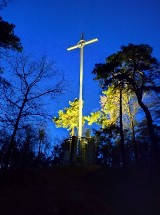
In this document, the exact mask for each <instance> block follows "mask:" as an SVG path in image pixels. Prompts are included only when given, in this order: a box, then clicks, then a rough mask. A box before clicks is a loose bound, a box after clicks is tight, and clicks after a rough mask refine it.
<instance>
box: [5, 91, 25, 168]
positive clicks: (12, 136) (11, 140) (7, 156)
mask: <svg viewBox="0 0 160 215" xmlns="http://www.w3.org/2000/svg"><path fill="white" fill-rule="evenodd" d="M27 95H28V91H27V93H26V95H25V98H24V100H23V103H22V106H21V107H20V109H19V114H18V117H17V120H16V123H15V126H14V129H13V133H12V135H11V138H10V141H9V147H8V150H7V152H6V155H5V162H4V171H6V170H7V169H8V165H9V159H10V157H11V153H12V150H13V149H14V141H15V136H16V134H17V130H18V126H19V122H20V119H21V116H22V112H23V109H24V106H25V104H26V102H27Z"/></svg>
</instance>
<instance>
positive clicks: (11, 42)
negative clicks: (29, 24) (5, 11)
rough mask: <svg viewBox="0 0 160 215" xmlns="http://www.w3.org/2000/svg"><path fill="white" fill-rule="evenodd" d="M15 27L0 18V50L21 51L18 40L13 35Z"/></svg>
mask: <svg viewBox="0 0 160 215" xmlns="http://www.w3.org/2000/svg"><path fill="white" fill-rule="evenodd" d="M14 28H15V25H13V24H10V23H8V22H6V21H4V20H3V19H2V17H0V32H1V33H0V48H4V49H11V50H16V51H22V45H21V42H20V38H19V37H17V36H16V35H15V34H14Z"/></svg>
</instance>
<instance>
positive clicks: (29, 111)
mask: <svg viewBox="0 0 160 215" xmlns="http://www.w3.org/2000/svg"><path fill="white" fill-rule="evenodd" d="M7 65H8V66H6V71H5V76H6V79H9V80H8V82H9V83H10V85H11V87H10V88H6V89H5V90H4V92H3V102H1V112H0V121H1V123H0V125H1V127H3V128H4V127H5V126H7V128H9V130H10V134H11V138H10V142H9V148H8V152H7V153H6V162H5V168H7V167H8V163H9V158H10V154H11V151H12V150H13V148H14V146H15V142H16V141H15V138H16V134H17V131H18V130H19V129H20V128H21V125H23V126H24V124H28V123H33V122H37V121H38V120H40V121H45V120H47V119H51V117H50V115H49V110H48V109H47V108H48V106H47V104H49V103H52V104H51V106H53V99H54V98H55V97H56V96H58V95H61V94H62V93H63V91H64V79H63V76H62V75H60V73H58V71H57V70H56V69H55V67H54V64H53V62H50V61H48V59H47V58H46V56H43V57H41V58H40V59H37V60H34V59H32V58H31V57H30V56H27V55H24V54H18V55H17V56H16V57H13V58H12V59H10V60H9V62H8V64H7ZM5 128H6V127H5Z"/></svg>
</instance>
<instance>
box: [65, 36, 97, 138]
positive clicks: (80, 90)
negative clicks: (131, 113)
mask: <svg viewBox="0 0 160 215" xmlns="http://www.w3.org/2000/svg"><path fill="white" fill-rule="evenodd" d="M96 41H98V39H97V38H96V39H92V40H89V41H85V40H84V37H83V33H82V36H81V40H80V41H79V42H78V43H77V45H75V46H71V47H70V48H68V49H67V50H68V51H71V50H74V49H77V48H79V49H80V83H79V128H78V138H79V139H81V137H82V108H83V107H82V106H83V104H82V102H83V100H82V87H83V47H84V46H86V45H88V44H91V43H94V42H96Z"/></svg>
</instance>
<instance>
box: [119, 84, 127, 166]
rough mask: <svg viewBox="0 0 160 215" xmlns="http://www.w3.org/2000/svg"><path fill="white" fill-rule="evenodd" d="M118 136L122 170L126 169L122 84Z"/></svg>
mask: <svg viewBox="0 0 160 215" xmlns="http://www.w3.org/2000/svg"><path fill="white" fill-rule="evenodd" d="M119 104H120V112H119V115H120V136H121V142H120V149H121V155H122V165H123V168H124V170H126V157H125V149H124V134H123V120H122V86H120V103H119Z"/></svg>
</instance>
